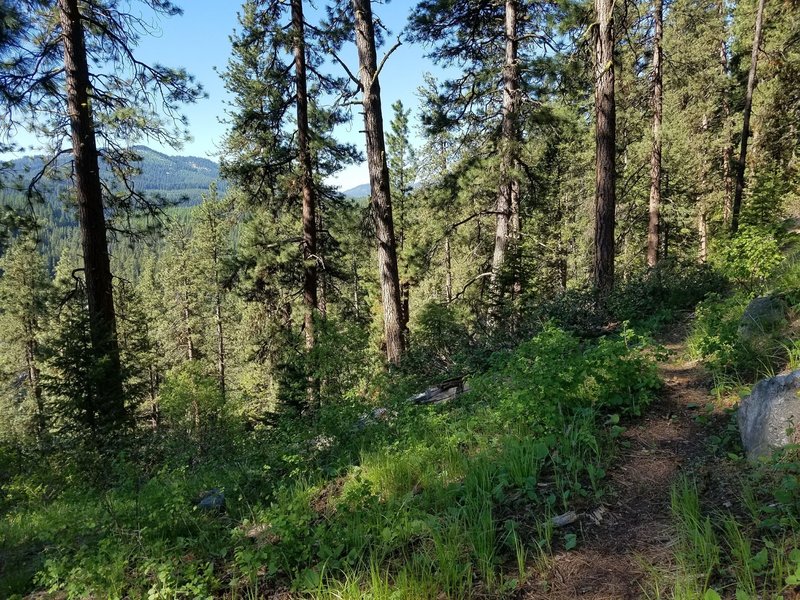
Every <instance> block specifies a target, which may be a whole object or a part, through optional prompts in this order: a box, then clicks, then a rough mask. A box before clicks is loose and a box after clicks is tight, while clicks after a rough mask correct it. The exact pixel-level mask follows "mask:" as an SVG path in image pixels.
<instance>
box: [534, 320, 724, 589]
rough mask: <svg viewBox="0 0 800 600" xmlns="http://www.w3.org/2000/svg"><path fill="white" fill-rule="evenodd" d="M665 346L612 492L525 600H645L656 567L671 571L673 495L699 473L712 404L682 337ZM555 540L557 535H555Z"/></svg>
mask: <svg viewBox="0 0 800 600" xmlns="http://www.w3.org/2000/svg"><path fill="white" fill-rule="evenodd" d="M678 335H680V339H666V340H662V343H663V344H664V345H665V347H666V348H667V349H669V350H670V352H671V356H670V358H669V360H668V361H667V362H666V363H663V364H662V365H661V367H660V369H661V376H662V379H663V380H664V388H663V389H662V391H661V393H660V395H659V398H657V399H656V400H654V402H653V404H652V405H651V406H650V408H649V409H648V412H647V414H646V415H645V416H644V417H643V418H642V419H641V420H640V421H639V422H638V423H637V424H636V425H633V426H631V427H630V428H629V429H628V430H627V431H626V432H625V433H624V434H623V439H625V440H627V441H628V442H629V446H628V447H627V448H622V449H621V451H620V454H619V456H618V458H617V460H616V461H615V464H614V466H613V467H612V468H611V469H610V471H609V479H610V482H611V488H612V494H611V495H610V496H609V498H608V500H607V504H606V505H604V506H602V508H601V509H600V511H599V513H597V515H596V517H595V519H592V518H591V517H588V516H584V518H582V519H581V521H580V523H579V524H578V525H577V526H576V528H575V530H576V532H577V533H578V539H579V546H578V547H577V548H576V549H574V550H572V551H569V552H566V551H565V552H558V553H557V554H555V556H554V557H553V559H552V562H551V564H550V568H549V570H548V572H547V573H546V576H545V577H544V578H543V579H540V580H539V581H532V582H531V583H530V585H529V587H528V588H527V589H526V590H525V591H524V593H523V594H522V595H521V597H522V598H525V599H526V600H545V599H547V600H567V599H573V598H584V599H589V600H605V599H614V600H623V599H624V600H629V599H630V600H634V599H639V598H644V597H646V594H645V590H647V589H649V585H650V582H651V579H652V577H653V567H652V566H653V565H657V567H658V568H659V569H664V568H667V569H669V568H670V566H671V565H672V563H673V560H674V559H673V546H674V545H675V543H676V540H675V539H674V534H673V532H672V527H671V509H670V490H671V487H672V484H673V483H674V482H675V480H676V477H677V476H678V475H679V474H680V473H681V472H683V471H691V472H693V473H694V474H695V475H698V474H702V472H703V470H704V468H707V467H706V464H705V463H706V459H707V456H706V445H705V439H706V436H707V435H708V430H707V429H705V428H703V427H701V426H700V425H698V424H697V423H696V422H695V417H696V416H697V415H698V407H703V406H704V405H706V404H707V403H708V402H709V401H710V400H711V397H710V395H709V388H710V383H711V382H710V381H709V379H708V376H707V374H706V373H705V372H704V371H703V369H702V367H701V366H699V365H698V364H697V363H694V362H685V361H684V360H683V358H682V357H683V356H684V354H685V352H684V345H683V339H682V338H683V335H682V334H681V332H676V333H675V336H678ZM556 535H557V534H556Z"/></svg>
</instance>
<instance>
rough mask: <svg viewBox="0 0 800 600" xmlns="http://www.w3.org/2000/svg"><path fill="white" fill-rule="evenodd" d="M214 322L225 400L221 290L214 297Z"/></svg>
mask: <svg viewBox="0 0 800 600" xmlns="http://www.w3.org/2000/svg"><path fill="white" fill-rule="evenodd" d="M214 321H215V325H216V329H217V373H218V374H219V391H220V393H221V394H222V399H223V400H224V399H225V392H226V387H227V386H226V381H225V335H224V331H223V324H222V298H221V296H220V293H219V288H217V291H216V293H215V295H214Z"/></svg>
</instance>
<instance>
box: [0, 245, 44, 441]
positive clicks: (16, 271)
mask: <svg viewBox="0 0 800 600" xmlns="http://www.w3.org/2000/svg"><path fill="white" fill-rule="evenodd" d="M37 246H38V244H37V242H36V239H35V238H33V237H32V236H31V235H26V236H24V237H19V238H17V239H16V240H14V241H13V243H12V244H11V246H10V247H9V248H8V250H7V252H6V254H5V255H4V256H3V257H2V259H0V273H2V277H0V330H2V332H3V344H2V345H1V346H0V360H2V368H0V372H2V373H3V382H4V384H3V387H6V386H7V389H4V390H3V391H4V392H5V393H4V394H3V401H4V404H6V406H7V410H9V412H12V411H13V412H18V411H19V410H21V411H22V413H23V414H24V415H25V417H24V427H25V429H26V430H27V431H26V432H25V433H28V434H29V433H33V434H34V437H35V439H37V440H38V442H39V444H40V445H44V444H45V442H46V439H47V434H48V420H49V415H48V414H47V408H46V405H45V397H44V392H43V388H42V377H41V371H42V362H43V356H42V345H41V336H42V330H43V328H44V326H45V324H46V322H47V319H48V315H49V311H50V308H51V307H50V300H51V285H50V278H49V276H48V273H47V270H46V268H45V264H44V260H43V258H42V256H41V254H40V252H39V249H38V247H37ZM20 384H21V385H20Z"/></svg>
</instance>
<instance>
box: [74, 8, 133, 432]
mask: <svg viewBox="0 0 800 600" xmlns="http://www.w3.org/2000/svg"><path fill="white" fill-rule="evenodd" d="M58 9H59V17H60V21H61V28H62V38H63V45H64V67H65V75H66V87H67V112H68V114H69V121H70V130H71V134H72V155H73V161H74V171H75V191H76V193H77V202H78V223H79V226H80V232H81V245H82V248H83V263H84V271H85V278H86V292H87V298H88V305H89V329H90V336H91V341H92V350H93V353H94V355H95V357H96V359H97V361H98V364H99V365H102V367H103V372H102V376H101V377H102V381H101V382H100V385H98V386H96V387H97V389H98V394H99V397H98V398H97V399H96V402H97V406H96V410H97V413H98V417H99V420H100V421H101V422H102V423H103V424H104V425H106V426H108V427H110V428H111V427H113V426H115V425H118V424H120V423H122V422H124V421H125V420H126V416H127V415H126V411H125V401H124V396H123V387H122V369H121V365H120V352H119V343H118V340H117V324H116V315H115V313H114V297H113V288H112V278H111V265H110V260H109V255H108V240H107V237H106V222H105V214H104V207H103V190H102V185H101V182H100V169H99V161H98V151H97V141H96V139H95V132H94V123H93V119H92V108H91V97H90V93H91V82H90V80H89V66H88V62H87V56H86V45H85V40H84V30H83V23H82V17H81V14H80V12H79V10H78V0H58Z"/></svg>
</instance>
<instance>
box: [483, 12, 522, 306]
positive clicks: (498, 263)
mask: <svg viewBox="0 0 800 600" xmlns="http://www.w3.org/2000/svg"><path fill="white" fill-rule="evenodd" d="M505 41H506V43H505V48H506V54H505V63H504V65H503V108H502V123H501V126H500V127H501V130H500V136H501V137H500V153H501V156H500V187H499V190H498V194H497V202H496V204H495V213H496V219H495V236H494V253H493V255H492V274H491V277H490V280H489V283H490V289H491V292H492V296H493V298H492V301H498V300H499V299H500V298H501V297H502V295H503V290H502V286H501V285H500V281H499V280H498V279H499V277H500V273H501V271H502V269H503V266H504V265H505V262H506V253H507V250H508V244H509V240H510V239H511V238H512V237H515V236H516V235H518V233H519V232H518V231H515V230H514V229H515V228H516V227H515V226H517V227H518V225H519V220H518V214H517V215H516V216H515V215H514V212H515V209H516V210H517V212H518V211H519V185H518V183H517V182H515V181H514V177H513V176H512V171H513V169H514V167H515V166H516V164H515V162H516V161H515V156H516V152H517V144H518V137H519V133H518V132H519V127H518V125H517V120H518V115H517V113H518V108H517V105H518V98H519V62H518V60H517V54H518V49H519V41H518V39H517V0H506V3H505ZM512 217H515V218H514V219H513V221H512Z"/></svg>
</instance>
